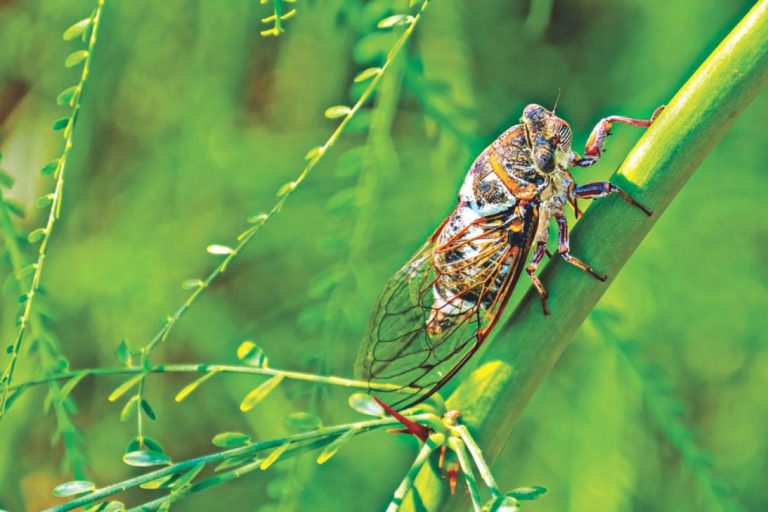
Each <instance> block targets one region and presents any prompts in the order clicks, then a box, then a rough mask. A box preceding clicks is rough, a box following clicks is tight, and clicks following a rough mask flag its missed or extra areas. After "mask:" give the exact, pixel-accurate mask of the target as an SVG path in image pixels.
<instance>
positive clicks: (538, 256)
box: [525, 241, 549, 315]
mask: <svg viewBox="0 0 768 512" xmlns="http://www.w3.org/2000/svg"><path fill="white" fill-rule="evenodd" d="M548 252H549V251H547V242H542V241H539V242H538V243H537V245H536V252H535V253H534V255H533V258H532V259H531V262H530V263H529V264H528V266H527V267H526V269H525V271H526V272H528V275H529V276H530V278H531V282H532V283H533V287H534V288H536V291H537V292H539V297H541V307H542V308H543V309H544V314H545V315H548V314H549V308H548V307H547V290H545V289H544V285H543V284H541V281H540V280H539V276H537V275H536V268H538V266H539V263H541V260H542V258H544V255H545V254H547V253H548Z"/></svg>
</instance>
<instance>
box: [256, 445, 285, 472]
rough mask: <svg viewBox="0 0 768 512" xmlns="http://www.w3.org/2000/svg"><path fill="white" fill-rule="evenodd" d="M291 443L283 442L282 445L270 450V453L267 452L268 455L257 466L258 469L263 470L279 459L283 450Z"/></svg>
mask: <svg viewBox="0 0 768 512" xmlns="http://www.w3.org/2000/svg"><path fill="white" fill-rule="evenodd" d="M290 445H291V443H285V444H283V445H280V446H278V447H277V448H275V449H274V450H272V453H270V454H269V456H268V457H267V458H266V459H264V462H262V463H261V465H260V466H259V469H261V470H262V471H264V470H265V469H269V467H270V466H271V465H272V464H274V463H275V462H277V459H279V458H280V457H281V456H282V455H283V454H284V453H285V452H286V450H288V447H289V446H290Z"/></svg>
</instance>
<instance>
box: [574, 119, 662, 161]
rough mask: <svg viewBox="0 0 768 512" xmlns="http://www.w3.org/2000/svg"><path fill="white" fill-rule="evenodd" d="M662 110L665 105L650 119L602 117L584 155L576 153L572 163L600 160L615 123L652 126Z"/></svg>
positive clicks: (590, 137) (593, 130)
mask: <svg viewBox="0 0 768 512" xmlns="http://www.w3.org/2000/svg"><path fill="white" fill-rule="evenodd" d="M662 110H664V105H662V106H660V107H659V108H657V109H656V110H655V111H654V112H653V115H651V118H650V119H634V118H631V117H624V116H609V117H605V118H603V119H601V120H600V121H599V122H598V123H597V124H596V125H595V127H594V128H593V129H592V133H591V134H590V135H589V139H587V145H586V146H585V148H584V156H583V157H581V156H579V155H578V154H575V156H574V158H573V159H572V160H571V165H577V166H579V167H588V166H590V165H592V164H595V163H596V162H597V161H598V160H600V156H601V155H602V154H603V144H605V139H606V137H608V135H610V134H611V126H613V123H622V124H628V125H630V126H640V127H643V128H648V127H649V126H651V123H653V122H654V121H655V120H656V118H657V117H658V116H659V114H661V111H662Z"/></svg>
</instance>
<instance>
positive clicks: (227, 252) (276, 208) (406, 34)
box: [139, 0, 429, 437]
mask: <svg viewBox="0 0 768 512" xmlns="http://www.w3.org/2000/svg"><path fill="white" fill-rule="evenodd" d="M428 5H429V0H424V1H423V3H422V4H421V7H420V9H419V10H418V13H417V14H416V15H415V16H413V17H412V18H411V19H410V22H409V23H408V24H407V27H406V28H405V30H404V31H403V33H402V34H401V35H400V37H398V38H397V40H396V41H395V43H394V44H393V45H392V47H391V48H390V49H389V51H388V52H387V56H386V61H385V62H384V64H383V65H382V66H381V67H380V68H378V71H377V72H375V73H368V74H367V75H368V77H366V78H367V80H368V84H367V86H366V87H365V89H363V91H362V93H361V94H360V97H359V99H358V100H357V102H356V103H355V104H354V105H353V106H352V107H349V108H348V109H346V108H341V107H340V106H336V107H331V108H330V109H328V110H327V111H326V114H328V113H330V114H331V115H330V116H329V117H331V118H336V116H337V114H340V113H342V112H343V116H341V122H340V123H339V124H338V126H337V127H336V129H335V130H334V131H333V132H332V133H331V135H330V137H329V138H328V139H327V140H326V142H325V143H324V144H323V145H322V146H317V147H315V148H313V149H311V150H310V151H309V152H308V153H307V155H306V157H305V158H306V160H307V164H306V165H305V166H304V168H303V170H302V171H301V172H300V173H299V175H298V176H297V177H296V179H294V180H293V181H290V182H288V183H286V184H285V185H283V186H282V187H280V188H279V189H278V191H277V194H276V195H277V198H278V200H277V202H275V204H274V205H273V206H272V208H271V209H270V210H269V211H268V212H266V213H258V214H255V215H251V216H249V217H248V218H247V222H248V227H247V228H246V229H245V230H244V231H243V232H242V233H240V234H239V235H238V236H237V239H236V241H237V243H236V244H235V245H234V246H229V245H225V244H213V245H209V246H208V248H207V251H208V252H209V253H211V254H213V255H216V256H224V257H223V258H222V260H221V262H220V263H219V264H218V265H217V266H216V267H215V268H214V269H213V270H212V271H211V272H210V273H209V274H208V276H207V277H206V278H205V279H188V280H186V281H185V282H184V284H185V285H186V286H189V285H191V286H193V290H192V292H191V293H190V295H189V296H188V297H187V299H186V300H185V301H184V303H183V304H182V305H181V306H180V307H179V308H178V309H177V310H176V311H175V312H174V313H173V314H171V315H168V317H167V319H166V321H165V323H164V324H163V326H162V327H161V328H160V330H159V331H158V332H157V334H156V335H155V336H154V337H153V338H152V339H151V340H150V341H149V343H147V344H146V346H145V347H143V349H142V351H141V365H142V366H145V367H146V366H149V356H150V353H151V352H152V350H154V348H155V347H156V346H157V345H158V344H159V343H160V342H162V341H164V340H166V339H167V338H168V336H169V335H170V333H171V331H172V330H173V328H174V326H175V325H176V323H177V322H178V321H179V319H180V318H181V317H182V316H183V315H184V314H185V313H186V312H187V311H188V310H189V308H190V307H191V306H192V304H194V302H195V301H196V300H197V298H198V297H199V296H200V294H202V292H203V291H204V290H205V289H207V288H208V287H209V286H210V285H211V283H213V281H215V280H216V278H217V277H218V276H219V275H220V274H221V273H223V272H224V271H225V270H226V269H227V267H228V265H229V264H230V263H231V262H232V260H234V259H235V258H236V257H237V255H238V254H240V253H241V252H242V251H243V250H244V249H245V247H246V246H247V245H248V243H249V242H250V241H251V240H252V239H253V237H254V235H255V234H256V233H257V232H258V231H259V230H260V229H261V228H262V227H263V226H264V225H265V224H266V223H267V222H268V221H269V220H270V219H271V218H272V217H273V216H274V215H276V214H277V213H279V212H280V211H281V210H282V208H283V205H285V203H286V201H287V200H288V198H289V197H290V196H291V195H292V194H293V193H294V191H295V190H296V188H297V187H298V186H299V185H300V184H301V183H302V182H303V181H304V180H305V179H306V178H307V176H309V174H310V173H311V172H312V170H313V169H314V168H315V166H316V165H317V164H318V163H319V162H320V160H321V159H322V158H323V156H324V155H325V154H326V152H327V151H328V150H329V149H330V148H331V147H332V146H333V145H334V144H335V143H336V141H337V140H338V138H339V137H340V136H341V134H342V133H343V132H344V129H345V128H346V127H347V126H348V125H349V123H350V122H351V120H352V119H353V118H354V117H355V114H356V113H357V112H358V111H359V110H360V109H361V108H362V107H363V105H364V104H365V103H366V102H367V101H368V99H369V98H370V97H371V96H372V94H373V92H374V91H375V90H376V87H377V86H378V84H379V83H380V81H381V79H382V77H383V76H384V74H385V73H386V71H387V69H388V68H389V67H390V66H391V65H392V62H393V61H394V60H395V58H396V57H397V56H398V54H399V53H400V51H401V50H402V48H403V46H404V45H405V43H406V42H407V41H408V39H409V38H410V36H411V34H412V33H413V31H414V29H415V28H416V26H417V25H418V23H419V21H420V20H421V17H422V16H423V13H424V11H425V10H426V8H427V6H428ZM139 393H140V396H139V400H141V399H143V398H144V397H143V387H142V388H141V389H140V392H139ZM142 434H143V432H139V437H141V435H142Z"/></svg>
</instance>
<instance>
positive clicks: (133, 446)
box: [125, 436, 165, 453]
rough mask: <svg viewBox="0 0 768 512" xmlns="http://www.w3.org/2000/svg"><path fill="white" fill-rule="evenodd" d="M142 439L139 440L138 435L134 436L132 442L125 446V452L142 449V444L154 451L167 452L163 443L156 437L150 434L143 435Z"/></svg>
mask: <svg viewBox="0 0 768 512" xmlns="http://www.w3.org/2000/svg"><path fill="white" fill-rule="evenodd" d="M141 441H143V442H141ZM141 441H140V440H139V438H138V437H134V438H133V439H131V442H130V443H128V446H126V447H125V453H130V452H135V451H137V450H141V448H142V446H146V447H147V448H149V449H150V450H151V451H153V452H160V453H165V449H164V448H163V445H162V444H160V442H159V441H156V440H155V439H153V438H151V437H149V436H143V437H142V438H141Z"/></svg>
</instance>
